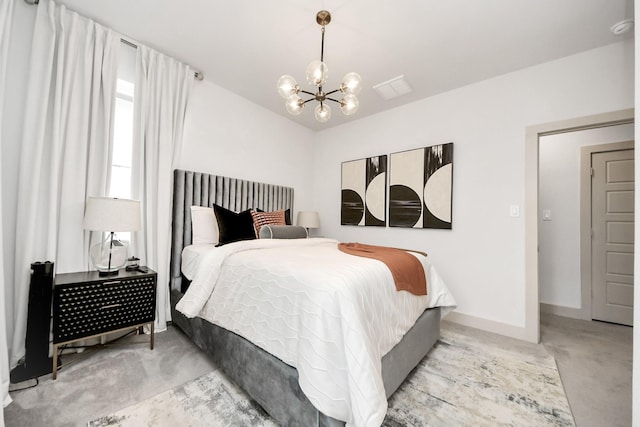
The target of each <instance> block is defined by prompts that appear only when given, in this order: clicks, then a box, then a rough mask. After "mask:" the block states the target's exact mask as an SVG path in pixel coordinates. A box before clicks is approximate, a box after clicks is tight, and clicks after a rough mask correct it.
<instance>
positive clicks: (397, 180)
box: [389, 142, 453, 229]
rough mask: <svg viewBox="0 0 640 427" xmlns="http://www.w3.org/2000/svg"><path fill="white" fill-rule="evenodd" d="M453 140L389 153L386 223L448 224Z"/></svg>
mask: <svg viewBox="0 0 640 427" xmlns="http://www.w3.org/2000/svg"><path fill="white" fill-rule="evenodd" d="M452 190H453V143H452V142H450V143H448V144H440V145H434V146H431V147H426V148H418V149H415V150H409V151H402V152H399V153H392V154H391V156H390V159H389V226H390V227H407V228H442V229H451V227H452V215H451V209H452Z"/></svg>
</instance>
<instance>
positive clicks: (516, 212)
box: [509, 205, 520, 218]
mask: <svg viewBox="0 0 640 427" xmlns="http://www.w3.org/2000/svg"><path fill="white" fill-rule="evenodd" d="M509 215H510V216H511V217H512V218H518V217H519V216H520V205H511V206H509Z"/></svg>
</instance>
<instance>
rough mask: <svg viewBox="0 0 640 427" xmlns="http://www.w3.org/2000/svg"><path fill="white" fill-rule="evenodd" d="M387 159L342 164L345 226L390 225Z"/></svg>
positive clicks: (371, 158) (374, 158)
mask: <svg viewBox="0 0 640 427" xmlns="http://www.w3.org/2000/svg"><path fill="white" fill-rule="evenodd" d="M386 188H387V156H386V155H383V156H376V157H369V158H367V159H360V160H352V161H349V162H343V163H342V201H341V209H340V223H341V224H342V225H365V226H367V225H371V226H378V227H384V226H385V225H386V223H387V222H386V205H387V191H386Z"/></svg>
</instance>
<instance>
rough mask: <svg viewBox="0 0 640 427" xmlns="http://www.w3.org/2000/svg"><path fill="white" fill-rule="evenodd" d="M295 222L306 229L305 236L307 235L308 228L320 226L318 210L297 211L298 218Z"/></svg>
mask: <svg viewBox="0 0 640 427" xmlns="http://www.w3.org/2000/svg"><path fill="white" fill-rule="evenodd" d="M296 224H297V225H298V226H300V227H304V228H306V229H307V236H309V229H310V228H319V227H320V216H319V215H318V212H310V211H307V212H304V211H303V212H298V218H297V221H296Z"/></svg>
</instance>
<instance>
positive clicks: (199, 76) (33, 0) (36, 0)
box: [24, 0, 204, 80]
mask: <svg viewBox="0 0 640 427" xmlns="http://www.w3.org/2000/svg"><path fill="white" fill-rule="evenodd" d="M24 2H25V3H27V4H31V5H34V4H36V5H37V4H38V3H40V0H24ZM120 41H121V42H122V43H124V44H126V45H129V46H131V47H132V48H134V49H137V48H138V45H137V44H135V43H132V42H130V41H129V40H126V39H123V38H122V37H121V38H120ZM193 75H194V76H195V78H196V79H198V80H203V79H204V74H203V73H201V72H200V71H194V72H193Z"/></svg>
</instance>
